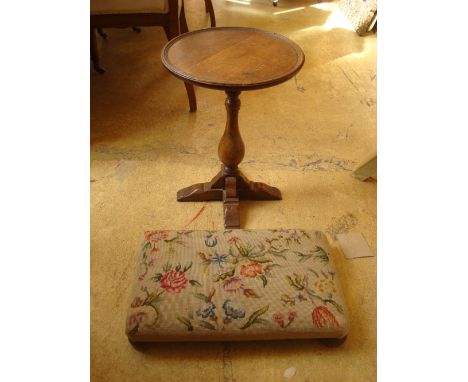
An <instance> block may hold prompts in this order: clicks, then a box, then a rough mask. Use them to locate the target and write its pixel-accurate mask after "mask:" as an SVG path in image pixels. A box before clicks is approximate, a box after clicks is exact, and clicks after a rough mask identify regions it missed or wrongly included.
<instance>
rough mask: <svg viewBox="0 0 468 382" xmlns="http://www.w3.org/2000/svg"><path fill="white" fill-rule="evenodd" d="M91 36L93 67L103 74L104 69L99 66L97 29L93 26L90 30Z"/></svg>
mask: <svg viewBox="0 0 468 382" xmlns="http://www.w3.org/2000/svg"><path fill="white" fill-rule="evenodd" d="M90 38H91V44H90V45H91V61H93V68H94V70H95V71H96V72H97V73H99V74H103V73H104V69H102V68H101V67H100V66H99V52H98V48H97V39H96V29H95V28H93V27H91V30H90Z"/></svg>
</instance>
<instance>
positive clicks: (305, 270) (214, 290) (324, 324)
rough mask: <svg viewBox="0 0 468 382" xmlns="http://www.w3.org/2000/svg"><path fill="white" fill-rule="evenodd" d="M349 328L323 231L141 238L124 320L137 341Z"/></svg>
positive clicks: (336, 334)
mask: <svg viewBox="0 0 468 382" xmlns="http://www.w3.org/2000/svg"><path fill="white" fill-rule="evenodd" d="M348 326H349V324H348V320H347V318H346V306H345V303H344V300H343V295H342V292H341V288H340V284H339V281H338V277H337V274H336V270H335V267H334V265H333V260H332V258H331V256H330V253H329V245H328V242H327V239H326V237H325V235H324V234H322V233H321V232H319V231H305V230H293V229H288V230H245V229H244V230H241V229H238V230H225V231H148V232H146V233H145V235H144V240H143V243H142V245H141V249H140V252H139V255H138V265H137V274H136V276H135V284H134V288H133V292H132V296H131V301H130V308H129V311H128V317H127V323H126V333H127V335H128V337H129V339H130V340H131V341H132V342H138V341H223V340H226V341H236V340H238V341H243V340H268V339H286V338H288V339H292V338H342V337H344V336H346V334H347V332H348Z"/></svg>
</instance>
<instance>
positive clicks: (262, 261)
mask: <svg viewBox="0 0 468 382" xmlns="http://www.w3.org/2000/svg"><path fill="white" fill-rule="evenodd" d="M249 260H252V261H255V262H257V263H272V262H273V260H270V259H257V258H255V259H251V258H250V257H249Z"/></svg>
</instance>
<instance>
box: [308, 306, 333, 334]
mask: <svg viewBox="0 0 468 382" xmlns="http://www.w3.org/2000/svg"><path fill="white" fill-rule="evenodd" d="M312 322H313V323H314V325H315V326H318V327H319V328H339V327H340V324H339V323H338V321H337V320H336V318H335V316H334V315H333V313H332V312H330V311H329V310H328V309H327V308H326V307H325V306H323V305H322V306H318V307H317V308H314V310H313V311H312Z"/></svg>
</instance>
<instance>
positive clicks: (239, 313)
mask: <svg viewBox="0 0 468 382" xmlns="http://www.w3.org/2000/svg"><path fill="white" fill-rule="evenodd" d="M223 309H224V314H225V315H226V318H225V320H229V321H230V320H235V319H238V318H243V317H245V310H243V309H241V308H237V309H236V308H234V307H233V304H232V301H231V300H226V301H224V304H223Z"/></svg>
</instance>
